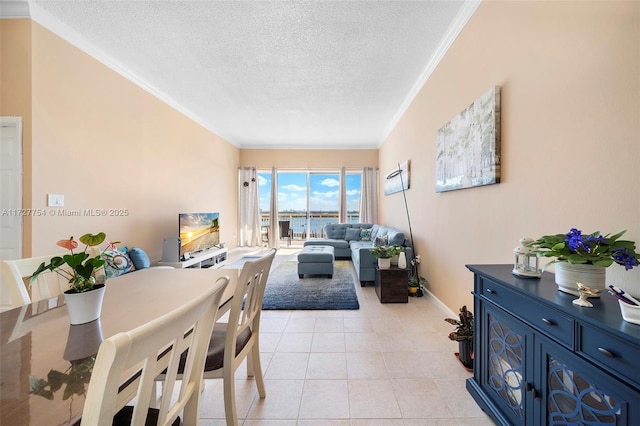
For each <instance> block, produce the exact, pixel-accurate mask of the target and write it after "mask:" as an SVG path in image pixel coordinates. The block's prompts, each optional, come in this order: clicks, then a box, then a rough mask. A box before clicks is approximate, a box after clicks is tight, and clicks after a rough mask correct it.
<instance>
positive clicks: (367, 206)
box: [360, 167, 378, 223]
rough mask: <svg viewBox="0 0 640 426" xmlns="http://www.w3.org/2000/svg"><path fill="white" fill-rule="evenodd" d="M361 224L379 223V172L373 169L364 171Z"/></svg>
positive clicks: (369, 168)
mask: <svg viewBox="0 0 640 426" xmlns="http://www.w3.org/2000/svg"><path fill="white" fill-rule="evenodd" d="M360 222H361V223H378V171H377V170H376V169H374V168H372V167H365V168H363V169H362V189H361V191H360Z"/></svg>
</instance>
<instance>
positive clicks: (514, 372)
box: [487, 313, 525, 419]
mask: <svg viewBox="0 0 640 426" xmlns="http://www.w3.org/2000/svg"><path fill="white" fill-rule="evenodd" d="M487 320H488V321H487V324H488V343H489V345H488V351H487V356H488V359H487V361H488V364H487V370H488V377H487V384H488V385H489V386H490V387H491V388H492V389H493V390H494V391H495V393H496V394H497V395H498V396H499V397H500V398H501V399H502V400H503V401H504V402H505V403H506V404H507V406H508V407H509V408H510V409H511V410H512V411H513V414H514V415H515V416H516V417H518V418H520V419H522V418H523V415H524V412H523V404H524V396H525V395H524V364H523V362H524V353H525V337H524V336H523V335H521V334H519V333H517V332H515V331H514V330H513V329H512V328H511V327H509V326H508V325H507V324H506V323H505V322H503V321H501V320H499V319H498V318H496V317H495V316H493V315H492V314H491V313H488V314H487Z"/></svg>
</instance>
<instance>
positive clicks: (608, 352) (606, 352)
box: [598, 348, 616, 358]
mask: <svg viewBox="0 0 640 426" xmlns="http://www.w3.org/2000/svg"><path fill="white" fill-rule="evenodd" d="M598 352H600V353H601V354H602V355H604V356H606V357H609V358H615V357H616V354H614V353H613V352H611V351H609V350H607V349H605V348H598Z"/></svg>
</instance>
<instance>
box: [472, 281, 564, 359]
mask: <svg viewBox="0 0 640 426" xmlns="http://www.w3.org/2000/svg"><path fill="white" fill-rule="evenodd" d="M481 295H482V296H483V297H484V298H485V299H487V300H490V301H491V302H493V303H495V304H496V305H498V306H500V307H502V308H503V309H504V310H506V311H507V312H514V313H515V314H516V315H517V316H518V317H519V318H521V319H522V320H523V321H524V322H526V323H527V324H529V325H531V326H533V327H535V328H537V329H538V330H540V331H541V332H542V333H544V334H546V335H547V336H549V337H551V338H552V339H554V340H556V341H557V342H558V343H560V344H562V345H564V346H566V347H568V348H570V349H573V340H574V339H573V329H574V321H573V319H572V318H571V317H569V316H567V315H565V314H563V313H561V312H560V311H557V310H555V309H553V308H549V307H547V306H545V305H542V304H540V303H538V302H536V301H535V300H532V299H529V298H526V297H524V296H522V295H520V294H518V293H516V292H515V291H513V290H511V289H509V288H507V287H505V286H504V285H502V284H497V283H495V282H493V281H489V280H484V279H483V280H482V286H481Z"/></svg>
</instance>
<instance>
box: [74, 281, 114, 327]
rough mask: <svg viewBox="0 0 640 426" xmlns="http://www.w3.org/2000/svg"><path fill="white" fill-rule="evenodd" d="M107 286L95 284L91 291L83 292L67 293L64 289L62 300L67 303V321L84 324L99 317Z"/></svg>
mask: <svg viewBox="0 0 640 426" xmlns="http://www.w3.org/2000/svg"><path fill="white" fill-rule="evenodd" d="M106 288H107V287H106V286H105V285H104V284H103V285H102V286H100V285H97V286H95V287H94V289H93V290H91V291H85V292H84V293H68V290H67V291H65V292H64V293H63V294H64V300H65V302H66V303H67V311H68V312H69V322H70V323H71V324H74V325H77V324H86V323H88V322H91V321H94V320H96V319H98V318H100V313H101V312H102V299H103V298H104V291H105V289H106Z"/></svg>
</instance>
